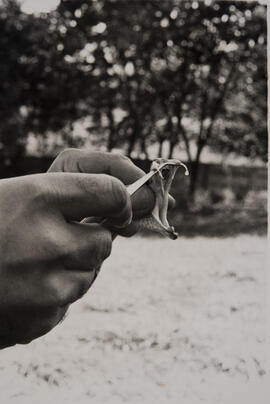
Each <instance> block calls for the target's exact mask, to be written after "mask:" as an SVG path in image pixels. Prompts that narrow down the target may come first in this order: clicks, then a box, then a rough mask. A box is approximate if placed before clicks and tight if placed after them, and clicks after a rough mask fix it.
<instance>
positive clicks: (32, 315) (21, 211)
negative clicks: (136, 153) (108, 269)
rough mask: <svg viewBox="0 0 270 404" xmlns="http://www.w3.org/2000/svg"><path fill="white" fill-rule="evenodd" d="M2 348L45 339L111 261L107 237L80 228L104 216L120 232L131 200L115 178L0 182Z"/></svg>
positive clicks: (99, 230) (51, 176)
mask: <svg viewBox="0 0 270 404" xmlns="http://www.w3.org/2000/svg"><path fill="white" fill-rule="evenodd" d="M0 195H1V199H0V234H1V239H0V347H2V348H3V347H6V346H10V345H14V344H16V343H28V342H30V341H31V340H33V339H35V338H37V337H39V336H41V335H43V334H45V333H47V332H48V331H49V330H51V329H52V328H53V327H54V326H55V325H56V324H58V323H59V321H60V320H61V319H62V318H63V316H64V314H65V313H66V311H67V308H68V307H69V305H70V304H71V303H72V302H74V301H76V300H77V299H79V298H80V297H81V296H82V295H83V294H84V293H85V292H86V291H87V290H88V288H89V287H90V285H91V283H92V281H93V278H94V274H95V269H96V268H98V267H100V265H101V264H102V262H103V261H104V260H105V259H106V258H107V257H108V256H109V254H110V251H111V244H112V237H111V232H110V231H109V230H108V229H106V228H104V227H103V226H102V225H99V224H81V223H78V222H79V221H80V220H81V219H83V218H84V217H88V216H98V217H106V218H108V219H109V220H110V222H111V223H112V225H113V226H115V227H123V226H126V225H127V224H128V223H130V221H131V218H132V209H131V201H130V197H129V195H128V193H127V192H126V189H125V187H124V185H123V183H122V182H121V181H119V180H118V179H116V178H114V177H112V176H108V175H103V174H98V175H95V174H82V173H48V174H38V175H30V176H25V177H19V178H12V179H5V180H1V181H0Z"/></svg>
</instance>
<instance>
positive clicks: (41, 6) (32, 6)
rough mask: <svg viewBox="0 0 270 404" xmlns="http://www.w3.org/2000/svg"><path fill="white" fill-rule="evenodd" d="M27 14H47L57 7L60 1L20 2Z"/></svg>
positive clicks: (22, 0)
mask: <svg viewBox="0 0 270 404" xmlns="http://www.w3.org/2000/svg"><path fill="white" fill-rule="evenodd" d="M20 1H21V3H22V10H23V11H24V12H25V13H30V14H31V13H42V12H44V13H47V12H49V11H51V10H53V9H54V8H56V7H57V5H58V4H59V2H60V0H20Z"/></svg>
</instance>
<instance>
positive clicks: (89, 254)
mask: <svg viewBox="0 0 270 404" xmlns="http://www.w3.org/2000/svg"><path fill="white" fill-rule="evenodd" d="M68 231H69V233H70V235H69V236H68V245H69V252H68V253H67V254H66V257H65V262H64V266H65V268H67V269H73V268H75V269H76V268H79V269H80V270H85V271H90V270H93V269H95V268H98V267H100V266H101V264H102V263H103V261H104V260H105V259H106V258H108V257H109V255H110V254H111V250H112V234H111V231H110V230H108V229H106V228H105V227H103V226H102V225H100V224H97V223H92V224H87V223H84V224H81V223H70V224H69V225H68Z"/></svg>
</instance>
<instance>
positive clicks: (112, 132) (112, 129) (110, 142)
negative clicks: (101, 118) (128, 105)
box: [107, 111, 115, 151]
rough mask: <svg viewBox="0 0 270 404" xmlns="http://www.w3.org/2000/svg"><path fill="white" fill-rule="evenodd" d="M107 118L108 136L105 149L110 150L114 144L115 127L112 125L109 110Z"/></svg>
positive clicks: (112, 120) (111, 115) (112, 121)
mask: <svg viewBox="0 0 270 404" xmlns="http://www.w3.org/2000/svg"><path fill="white" fill-rule="evenodd" d="M107 117H108V120H109V136H108V142H107V150H108V151H111V150H112V149H113V148H114V146H115V136H114V135H115V127H114V118H113V114H112V112H111V111H109V112H108V114H107Z"/></svg>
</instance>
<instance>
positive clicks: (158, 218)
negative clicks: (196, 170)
mask: <svg viewBox="0 0 270 404" xmlns="http://www.w3.org/2000/svg"><path fill="white" fill-rule="evenodd" d="M180 166H183V167H184V168H185V174H186V175H188V174H189V173H188V169H187V167H186V166H185V165H184V164H183V163H182V162H181V161H179V160H175V159H161V158H160V159H156V160H154V161H153V163H152V165H151V171H156V174H155V175H154V176H153V177H152V178H151V180H150V181H149V186H150V188H151V189H152V191H153V192H154V194H155V197H156V200H155V206H154V209H153V210H152V212H151V216H150V217H148V218H146V219H145V220H144V223H143V226H144V227H145V228H148V229H149V230H152V231H156V232H158V233H160V234H162V235H165V236H167V237H169V238H171V239H172V240H175V239H177V237H178V234H177V233H176V231H175V229H174V227H173V226H171V225H170V224H169V223H168V219H167V214H168V204H169V191H170V188H171V185H172V181H173V179H174V176H175V173H176V171H177V169H178V168H179V167H180Z"/></svg>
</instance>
